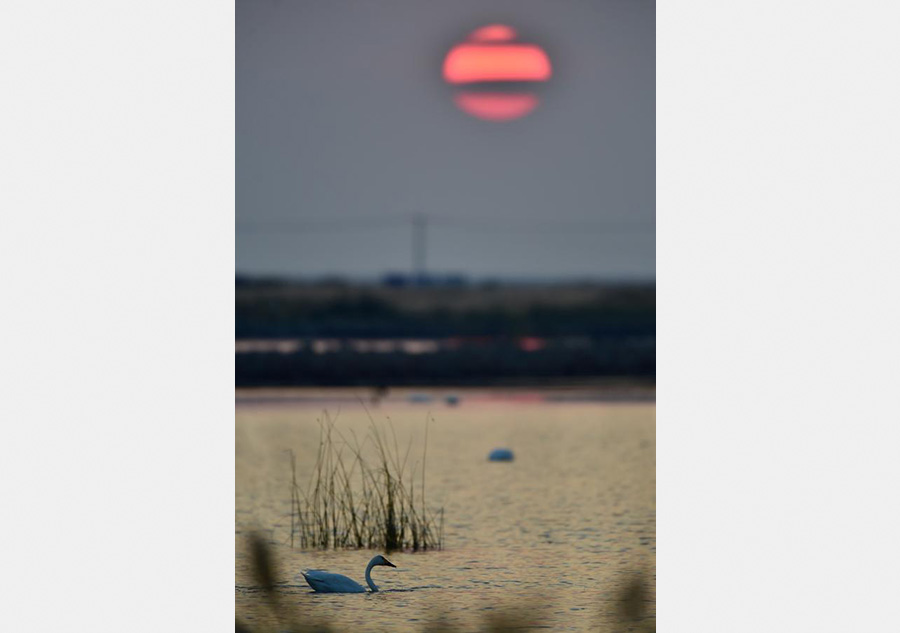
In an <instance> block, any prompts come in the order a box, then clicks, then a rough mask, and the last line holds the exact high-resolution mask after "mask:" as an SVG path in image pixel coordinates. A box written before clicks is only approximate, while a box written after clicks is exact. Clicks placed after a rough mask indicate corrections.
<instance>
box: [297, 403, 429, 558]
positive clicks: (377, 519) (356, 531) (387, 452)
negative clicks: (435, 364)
mask: <svg viewBox="0 0 900 633" xmlns="http://www.w3.org/2000/svg"><path fill="white" fill-rule="evenodd" d="M367 413H368V412H367ZM429 421H430V418H426V421H425V442H424V447H423V449H422V459H421V461H419V460H416V461H415V462H414V463H410V460H409V456H410V450H411V448H412V440H410V442H409V444H408V445H407V447H406V450H405V451H401V450H400V446H399V444H398V442H397V436H396V434H395V432H394V428H393V425H392V424H390V422H389V424H388V430H385V429H384V428H380V427H379V426H378V425H377V424H376V423H375V421H374V420H373V419H372V417H371V416H369V426H368V429H367V432H366V435H365V436H364V437H363V438H362V440H360V439H359V438H358V437H357V436H356V434H354V433H353V432H352V431H351V432H350V433H349V435H348V436H345V435H344V434H342V433H341V432H340V431H339V430H338V429H337V428H336V426H335V422H334V420H333V419H332V418H331V417H330V416H329V415H328V414H327V413H326V414H325V415H324V418H323V419H321V420H319V426H320V433H319V446H318V451H317V454H316V463H315V466H314V468H313V471H312V474H311V476H310V479H309V481H308V482H307V485H306V486H305V487H303V486H301V485H300V484H299V483H298V481H297V460H296V455H295V454H294V453H293V451H290V460H291V537H290V541H291V547H294V545H295V544H297V545H299V546H300V547H301V548H304V549H352V548H358V549H364V548H365V549H378V550H384V551H388V552H390V551H396V550H410V551H413V552H418V551H425V550H430V549H431V550H434V549H441V546H442V544H443V521H444V509H443V508H439V509H436V510H430V509H429V508H428V507H427V505H426V502H425V460H426V457H427V451H428V422H429Z"/></svg>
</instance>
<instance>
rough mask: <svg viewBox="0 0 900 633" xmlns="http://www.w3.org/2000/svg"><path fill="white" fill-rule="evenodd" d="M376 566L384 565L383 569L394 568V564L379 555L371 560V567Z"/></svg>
mask: <svg viewBox="0 0 900 633" xmlns="http://www.w3.org/2000/svg"><path fill="white" fill-rule="evenodd" d="M376 565H384V566H385V567H396V565H395V564H394V563H392V562H391V561H389V560H388V559H386V558H385V557H384V556H382V555H381V554H379V555H378V556H376V557H375V558H373V559H372V567H374V566H376Z"/></svg>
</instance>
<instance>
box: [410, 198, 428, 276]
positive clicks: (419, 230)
mask: <svg viewBox="0 0 900 633" xmlns="http://www.w3.org/2000/svg"><path fill="white" fill-rule="evenodd" d="M426 222H427V220H426V218H425V214H424V213H414V214H413V216H412V258H413V280H414V281H415V283H422V282H423V281H424V280H425V226H426Z"/></svg>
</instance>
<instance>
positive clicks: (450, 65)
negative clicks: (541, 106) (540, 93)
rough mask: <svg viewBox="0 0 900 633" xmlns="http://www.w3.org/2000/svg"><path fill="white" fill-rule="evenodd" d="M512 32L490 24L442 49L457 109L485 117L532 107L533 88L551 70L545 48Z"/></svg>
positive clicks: (505, 117) (504, 117) (512, 115)
mask: <svg viewBox="0 0 900 633" xmlns="http://www.w3.org/2000/svg"><path fill="white" fill-rule="evenodd" d="M516 37H517V34H516V32H515V30H514V29H512V28H511V27H508V26H506V25H503V24H489V25H487V26H482V27H481V28H479V29H476V30H474V31H472V33H471V34H469V37H468V38H467V39H466V41H464V42H462V43H460V44H457V45H456V46H454V47H453V48H451V49H450V52H449V53H447V57H445V58H444V68H443V73H444V81H446V82H447V83H448V84H450V85H452V86H456V87H457V88H459V91H458V92H457V93H456V96H455V97H454V102H455V103H456V105H457V106H458V107H459V108H460V109H461V110H462V111H464V112H466V113H468V114H470V115H472V116H474V117H477V118H479V119H484V120H487V121H512V120H514V119H518V118H521V117H523V116H525V115H526V114H528V113H529V112H531V111H532V110H534V109H535V108H536V107H537V105H538V103H539V100H538V97H537V95H536V94H535V92H534V90H533V88H535V87H536V86H537V85H539V84H541V83H543V82H545V81H547V80H548V79H550V77H551V75H552V74H553V69H552V68H551V66H550V59H549V58H548V57H547V53H546V52H544V49H542V48H541V47H540V46H537V45H535V44H527V43H524V42H517V41H516ZM498 87H505V88H508V89H503V90H499V89H498Z"/></svg>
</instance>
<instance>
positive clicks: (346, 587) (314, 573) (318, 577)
mask: <svg viewBox="0 0 900 633" xmlns="http://www.w3.org/2000/svg"><path fill="white" fill-rule="evenodd" d="M376 565H386V566H387V567H396V565H395V564H394V563H392V562H391V561H389V560H388V559H386V558H385V557H384V556H382V555H381V554H379V555H378V556H376V557H375V558H373V559H372V560H370V561H369V564H368V565H366V584H367V585H369V589H371V590H372V591H378V587H376V586H375V583H374V582H372V576H371V573H372V568H373V567H375V566H376ZM300 573H301V574H302V575H303V577H304V578H305V579H306V583H307V584H308V585H309V586H310V587H312V588H313V591H319V592H322V593H365V591H366V588H365V587H363V586H362V585H361V584H359V583H358V582H356V581H355V580H351V579H350V578H347V577H346V576H342V575H340V574H332V573H329V572H327V571H319V570H318V569H310V570H308V571H303V572H300Z"/></svg>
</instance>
